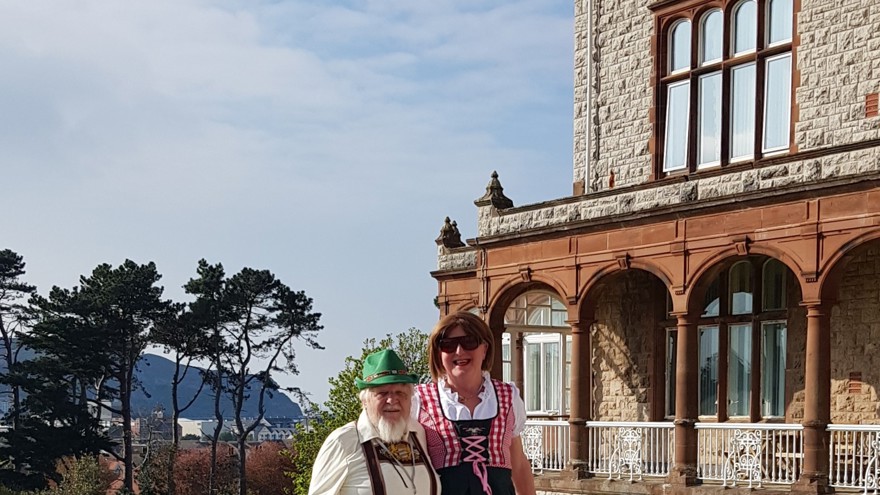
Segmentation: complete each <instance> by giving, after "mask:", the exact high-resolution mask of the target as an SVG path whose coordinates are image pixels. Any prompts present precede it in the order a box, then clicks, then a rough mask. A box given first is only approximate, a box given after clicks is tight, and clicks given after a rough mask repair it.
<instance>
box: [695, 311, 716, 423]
mask: <svg viewBox="0 0 880 495" xmlns="http://www.w3.org/2000/svg"><path fill="white" fill-rule="evenodd" d="M699 400H700V415H703V416H714V415H715V414H716V413H717V412H718V408H717V405H718V327H703V328H701V329H700V399H699Z"/></svg>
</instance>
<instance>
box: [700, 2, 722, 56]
mask: <svg viewBox="0 0 880 495" xmlns="http://www.w3.org/2000/svg"><path fill="white" fill-rule="evenodd" d="M722 19H723V17H722V15H721V11H720V10H713V11H711V12H709V13H708V14H706V15H705V16H704V17H703V25H702V30H701V32H700V63H706V62H712V61H715V60H721V35H722V33H723V32H724V28H723V26H722Z"/></svg>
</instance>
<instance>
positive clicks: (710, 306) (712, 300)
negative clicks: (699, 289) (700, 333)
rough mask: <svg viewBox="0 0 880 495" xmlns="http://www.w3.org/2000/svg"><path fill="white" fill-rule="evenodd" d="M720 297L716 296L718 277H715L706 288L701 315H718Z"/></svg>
mask: <svg viewBox="0 0 880 495" xmlns="http://www.w3.org/2000/svg"><path fill="white" fill-rule="evenodd" d="M720 309H721V308H720V298H719V296H718V279H717V278H716V279H715V280H714V281H713V282H712V285H710V286H709V288H708V289H706V297H705V303H704V305H703V314H702V316H718V312H719V310H720Z"/></svg>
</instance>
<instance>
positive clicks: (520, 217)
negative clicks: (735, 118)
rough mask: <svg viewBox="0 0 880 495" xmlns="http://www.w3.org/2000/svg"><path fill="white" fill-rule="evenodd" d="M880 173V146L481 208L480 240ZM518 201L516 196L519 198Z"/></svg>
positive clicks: (479, 215)
mask: <svg viewBox="0 0 880 495" xmlns="http://www.w3.org/2000/svg"><path fill="white" fill-rule="evenodd" d="M878 172H880V147H875V148H868V149H862V150H856V151H849V152H845V153H837V154H833V155H828V156H823V157H820V158H813V159H807V160H798V161H793V162H789V163H783V164H780V165H774V166H770V167H764V168H760V169H751V170H744V171H741V172H737V173H730V174H726V175H719V176H715V177H704V178H701V179H695V180H690V181H687V182H678V183H674V184H668V185H664V186H659V187H654V188H650V189H642V190H636V191H633V190H627V189H626V188H621V190H620V192H619V193H618V194H615V195H603V196H600V197H591V196H589V195H588V196H582V197H578V198H572V199H570V200H567V201H563V202H557V203H550V204H537V205H531V206H525V207H520V208H512V209H509V210H504V211H501V212H496V211H494V209H493V208H492V207H491V206H484V207H481V208H479V210H480V211H479V213H478V216H477V221H478V225H477V228H478V235H479V236H480V237H485V236H492V235H499V234H511V233H520V232H523V231H527V230H529V229H536V228H542V227H549V226H555V225H564V224H566V223H569V222H574V221H582V220H601V219H603V218H608V217H614V216H617V215H626V214H631V213H639V212H647V211H650V210H652V209H656V208H661V207H664V206H676V205H680V206H685V207H693V206H697V204H696V203H697V202H700V201H711V200H723V199H725V198H735V197H737V196H739V195H741V194H744V193H754V192H759V191H767V192H768V193H769V192H771V191H772V192H777V191H779V190H780V189H781V188H785V187H787V186H797V185H807V184H810V183H818V182H822V181H827V180H831V179H836V178H844V177H853V176H858V175H864V174H872V173H873V174H876V173H878ZM514 199H515V198H514Z"/></svg>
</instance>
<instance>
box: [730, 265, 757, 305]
mask: <svg viewBox="0 0 880 495" xmlns="http://www.w3.org/2000/svg"><path fill="white" fill-rule="evenodd" d="M751 312H752V264H751V263H749V262H748V261H740V262H739V263H736V264H735V265H733V266H732V267H731V268H730V314H732V315H746V314H749V313H751Z"/></svg>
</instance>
